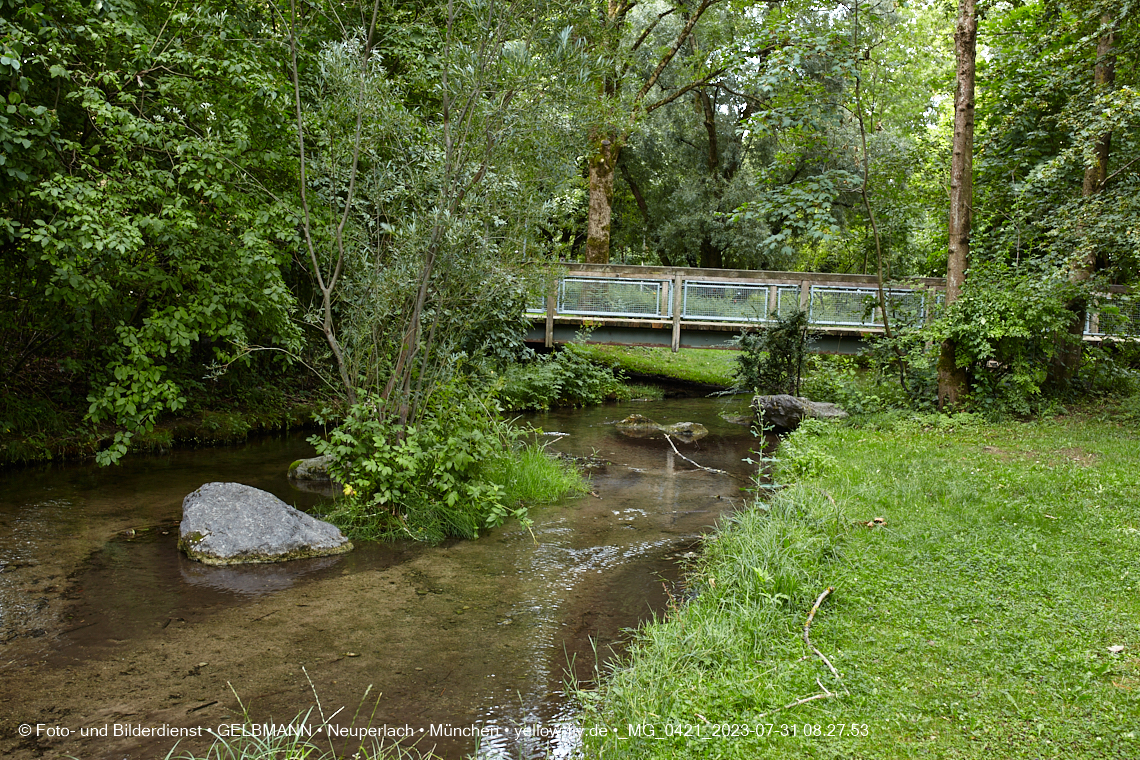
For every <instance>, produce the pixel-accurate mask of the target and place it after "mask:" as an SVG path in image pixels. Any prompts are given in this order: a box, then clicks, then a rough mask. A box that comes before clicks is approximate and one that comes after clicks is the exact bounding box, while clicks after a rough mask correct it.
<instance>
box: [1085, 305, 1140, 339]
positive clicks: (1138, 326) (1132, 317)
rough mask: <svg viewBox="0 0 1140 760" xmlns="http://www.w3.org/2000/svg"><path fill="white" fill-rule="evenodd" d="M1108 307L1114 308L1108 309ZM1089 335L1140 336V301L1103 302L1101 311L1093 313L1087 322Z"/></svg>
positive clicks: (1100, 306)
mask: <svg viewBox="0 0 1140 760" xmlns="http://www.w3.org/2000/svg"><path fill="white" fill-rule="evenodd" d="M1106 306H1112V308H1111V309H1106V308H1105V307H1106ZM1085 333H1087V334H1089V335H1129V336H1136V335H1140V301H1128V302H1121V303H1112V302H1111V301H1102V302H1101V303H1100V304H1099V311H1096V312H1091V313H1090V314H1089V315H1088V318H1087V320H1086V321H1085Z"/></svg>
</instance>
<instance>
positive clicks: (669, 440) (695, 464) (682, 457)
mask: <svg viewBox="0 0 1140 760" xmlns="http://www.w3.org/2000/svg"><path fill="white" fill-rule="evenodd" d="M662 435H664V436H665V440H666V441H668V442H669V446H670V447H672V449H673V453H674V454H676V455H677V456H679V457H681V459H684V460H685V461H686V462H688V463H689V464H691V465H692V466H693V467H696V468H697V469H699V470H704V471H705V472H711V473H714V474H716V475H727V476H728V477H730V478H735V479H736V480H742V481H744V482H746V483H747V482H749V481H746V480H744V479H743V478H740V477H737V476H736V475H733V474H732V473H731V472H725V471H724V470H718V469H716V468H715V467H705V466H704V465H703V464H697V463H696V462H694V461H693V460H692V459H689V458H688V457H687V456H685V455H684V454H682V453H681V452H680V451H678V450H677V446H676V444H674V443H673V439H672V438H670V437H669V434H668V433H662Z"/></svg>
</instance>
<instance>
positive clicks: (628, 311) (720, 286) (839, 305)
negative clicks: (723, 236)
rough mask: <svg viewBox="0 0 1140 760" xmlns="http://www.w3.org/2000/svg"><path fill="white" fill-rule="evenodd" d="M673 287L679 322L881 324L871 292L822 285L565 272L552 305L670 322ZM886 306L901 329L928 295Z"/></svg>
mask: <svg viewBox="0 0 1140 760" xmlns="http://www.w3.org/2000/svg"><path fill="white" fill-rule="evenodd" d="M627 268H628V267H627ZM789 274H791V273H789ZM677 288H680V299H679V300H680V303H679V308H680V312H679V316H680V319H681V320H682V321H683V322H731V323H736V324H747V323H764V322H769V321H772V315H773V314H775V315H777V316H780V317H785V316H788V315H789V314H792V313H794V312H795V311H796V310H797V309H801V308H804V309H806V311H807V312H808V320H809V322H811V323H812V324H815V325H821V326H838V327H861V328H869V329H872V330H874V329H876V328H878V329H881V328H882V324H883V319H882V311H881V309H879V308H878V306H877V305H878V289H877V288H874V287H869V286H866V285H856V286H852V285H847V284H843V283H830V282H826V281H824V282H811V281H806V282H795V283H792V282H787V281H770V280H765V279H757V280H744V279H740V278H737V279H732V280H720V279H716V278H713V277H707V276H705V277H677V276H673V277H667V276H663V277H653V276H641V277H633V276H617V277H613V276H609V277H607V276H600V275H595V274H578V273H575V272H573V271H570V272H568V273H567V274H566V275H565V276H563V277H561V278H559V279H558V282H557V286H556V298H555V301H554V307H555V310H556V313H557V314H558V315H564V316H581V317H614V318H630V319H639V318H640V319H651V320H665V319H673V317H674V314H673V309H674V302H675V297H674V296H675V290H676V289H677ZM805 290H806V291H807V295H806V296H805ZM887 301H888V304H889V305H890V309H891V317H892V320H894V321H898V322H900V323H906V324H912V323H921V322H922V321H923V320H925V319H926V316H927V313H928V312H929V311H930V309H931V308H932V307H933V300H932V291H929V290H927V289H923V288H900V287H894V288H890V289H889V290H888V291H887ZM928 301H930V305H929V306H928V303H927V302H928ZM546 309H547V307H546V304H545V303H543V302H542V300H541V299H536V300H535V301H534V302H533V303H531V304H530V306H529V308H528V310H527V311H528V312H530V313H531V314H532V315H535V316H537V315H539V314H543V313H545V312H546Z"/></svg>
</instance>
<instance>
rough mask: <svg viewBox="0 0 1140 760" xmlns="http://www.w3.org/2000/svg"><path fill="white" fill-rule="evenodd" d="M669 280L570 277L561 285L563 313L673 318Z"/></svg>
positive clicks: (560, 303) (560, 297)
mask: <svg viewBox="0 0 1140 760" xmlns="http://www.w3.org/2000/svg"><path fill="white" fill-rule="evenodd" d="M670 285H671V283H670V282H669V281H668V280H626V279H617V278H603V277H567V278H565V279H563V280H562V282H561V283H560V284H559V286H558V312H559V313H560V314H590V315H595V316H609V317H671V316H672V315H673V299H672V294H671V293H670Z"/></svg>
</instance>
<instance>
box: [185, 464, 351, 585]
mask: <svg viewBox="0 0 1140 760" xmlns="http://www.w3.org/2000/svg"><path fill="white" fill-rule="evenodd" d="M179 532H180V535H179V539H178V548H179V549H181V550H182V551H184V552H186V556H188V557H189V558H190V559H194V560H198V561H199V562H204V563H206V564H208V565H237V564H242V563H248V562H282V561H284V560H290V559H305V558H308V557H326V556H329V555H332V554H344V553H345V552H349V551H352V544H351V543H350V542H349V540H348V539H347V538H345V537H344V534H342V533H341V532H340V530H339V529H338V528H337V527H336V526H334V525H332V524H330V523H327V522H324V521H323V520H318V519H317V518H315V517H312V516H311V515H307V514H305V513H304V512H301V511H300V510H298V509H294V508H293V507H291V506H289V505H288V504H286V503H285V502H283V501H281V500H280V499H278V498H277V497H276V496H274V495H273V494H271V493H268V492H266V491H262V490H261V489H259V488H254V487H253V486H247V485H242V484H241V483H207V484H206V485H204V486H202V487H201V488H199V489H198V490H197V491H194V492H193V493H192V494H190V495H189V496H187V497H186V498H185V499H184V500H183V502H182V525H181V527H180V531H179Z"/></svg>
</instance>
